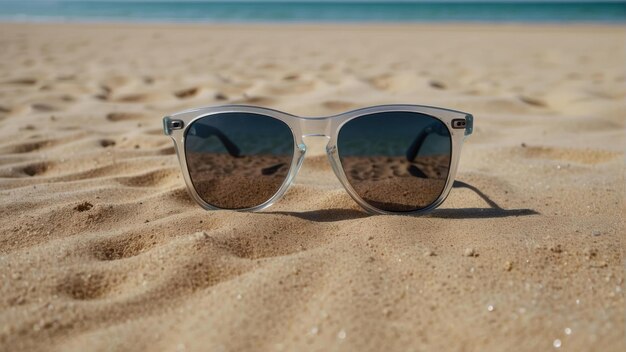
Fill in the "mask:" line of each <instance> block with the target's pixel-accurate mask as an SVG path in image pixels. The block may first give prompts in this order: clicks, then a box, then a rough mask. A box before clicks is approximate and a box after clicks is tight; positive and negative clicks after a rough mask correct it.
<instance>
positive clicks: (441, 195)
mask: <svg viewBox="0 0 626 352" xmlns="http://www.w3.org/2000/svg"><path fill="white" fill-rule="evenodd" d="M472 122H473V117H472V115H470V114H467V113H464V112H460V111H454V110H448V109H443V108H436V107H430V106H418V105H382V106H374V107H368V108H364V109H358V110H354V111H349V112H346V113H342V114H339V115H335V116H329V117H314V118H313V117H311V118H309V117H299V116H294V115H290V114H287V113H284V112H280V111H277V110H272V109H267V108H262V107H255V106H242V105H226V106H218V107H206V108H199V109H192V110H186V111H182V112H179V113H176V114H174V115H171V116H167V117H165V118H164V119H163V128H164V133H165V134H166V135H168V136H170V137H172V139H173V140H174V146H175V148H176V153H177V155H178V160H179V162H180V166H181V168H182V171H183V176H184V179H185V183H186V184H187V188H188V190H189V192H190V194H191V196H192V197H193V198H194V199H195V200H196V202H198V204H199V205H200V206H202V207H203V208H205V209H235V210H243V211H256V210H261V209H264V208H266V207H269V206H270V205H272V204H273V203H274V202H275V201H277V200H278V199H279V198H280V197H281V196H282V195H283V194H284V193H285V192H286V191H287V189H288V188H289V185H290V184H291V182H292V181H293V179H294V177H295V176H296V174H297V172H298V170H299V169H300V166H301V165H302V161H303V160H304V154H305V152H306V145H305V144H304V142H303V137H307V136H323V137H326V138H328V144H327V146H326V153H327V154H328V159H329V160H330V164H331V166H332V168H333V171H334V172H335V174H336V175H337V177H338V178H339V180H340V181H341V183H342V184H343V186H344V187H345V189H346V190H347V191H348V193H349V194H350V196H352V198H353V199H354V200H355V201H356V202H357V203H359V204H360V205H361V206H362V207H363V208H365V209H366V210H368V211H370V212H373V213H380V214H398V213H401V214H422V213H426V212H428V211H430V210H432V209H435V208H436V207H438V206H439V205H440V204H441V203H443V201H444V200H445V199H446V197H447V195H448V193H449V192H450V189H451V188H452V184H453V183H454V177H455V175H456V170H457V166H458V164H459V159H460V155H461V146H462V145H463V141H464V139H465V137H467V136H469V135H470V134H471V133H472Z"/></svg>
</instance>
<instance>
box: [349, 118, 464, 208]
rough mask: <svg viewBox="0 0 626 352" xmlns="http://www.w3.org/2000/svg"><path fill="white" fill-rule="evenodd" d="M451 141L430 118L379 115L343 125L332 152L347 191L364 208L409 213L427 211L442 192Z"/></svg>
mask: <svg viewBox="0 0 626 352" xmlns="http://www.w3.org/2000/svg"><path fill="white" fill-rule="evenodd" d="M451 141H452V140H451V138H450V132H449V131H448V128H447V127H446V125H445V124H444V123H443V122H441V121H439V120H438V119H436V118H434V117H431V116H428V115H424V114H419V113H414V112H383V113H375V114H371V115H365V116H360V117H357V118H355V119H353V120H350V121H348V122H347V123H346V124H344V125H343V126H342V127H341V130H340V131H339V136H338V138H337V148H338V152H339V157H340V159H341V165H342V168H343V170H344V172H345V174H346V177H347V178H348V181H349V183H350V185H352V188H354V190H355V191H356V193H357V194H358V195H359V196H360V197H361V198H362V199H363V200H364V201H365V202H367V203H368V204H370V205H372V206H374V207H376V208H378V209H381V210H386V211H394V212H409V211H415V210H419V209H423V208H425V207H427V206H429V205H431V204H432V203H433V202H435V201H436V200H437V199H438V198H439V196H440V195H441V193H442V192H443V189H444V188H445V185H446V180H447V177H448V173H449V169H450V160H451V149H452V146H451V144H452V142H451Z"/></svg>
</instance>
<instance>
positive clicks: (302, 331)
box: [0, 24, 626, 351]
mask: <svg viewBox="0 0 626 352" xmlns="http://www.w3.org/2000/svg"><path fill="white" fill-rule="evenodd" d="M0 33H1V34H0V47H1V48H2V49H1V50H0V161H1V163H0V216H1V219H2V221H1V222H0V279H1V284H0V350H2V351H26V350H36V351H37V350H38V351H83V350H91V351H105V350H107V351H108V350H164V351H200V350H210V351H221V350H224V351H235V350H252V351H264V350H267V351H301V350H316V351H329V350H331V351H332V350H342V351H344V350H345V351H348V350H358V351H367V350H373V351H379V350H383V349H384V350H386V351H396V350H397V351H422V350H424V351H433V350H463V351H474V350H475V351H503V350H516V351H521V350H525V351H549V350H558V349H560V350H567V351H590V350H595V351H619V350H623V348H624V344H625V342H624V331H625V326H624V316H625V309H624V270H623V269H624V259H623V248H624V247H623V244H622V243H621V240H622V237H623V234H624V220H622V219H624V203H623V199H624V194H625V192H624V146H625V138H624V128H625V127H624V125H625V119H624V116H625V113H626V107H625V103H624V101H625V100H624V96H625V94H626V84H625V80H626V72H625V71H626V68H625V66H624V62H625V50H624V43H625V41H624V39H625V36H624V30H623V28H622V27H618V26H614V27H611V26H592V25H568V26H547V25H546V26H539V25H528V26H525V25H515V26H513V25H498V26H496V25H493V26H491V25H403V26H376V25H369V26H357V25H355V26H340V25H329V26H325V27H323V26H314V25H306V26H278V25H276V26H271V25H250V26H242V25H237V26H225V25H224V26H217V25H215V26H209V25H206V26H200V25H198V26H196V25H188V26H187V25H156V24H154V25H127V24H114V25H109V24H90V25H47V24H37V25H30V24H29V25H24V24H0ZM224 103H248V104H256V105H263V106H270V107H273V108H277V109H281V110H284V111H287V112H291V113H295V114H300V115H304V116H316V115H328V114H334V113H339V112H342V111H345V110H348V109H352V108H357V107H361V106H370V105H375V104H382V103H416V104H425V105H435V106H443V107H448V108H453V109H459V110H462V111H467V112H471V113H473V114H474V116H475V131H474V134H473V135H472V136H471V138H470V139H468V140H467V142H466V143H465V145H464V150H463V154H462V157H461V164H460V166H459V173H458V177H457V179H458V180H460V181H462V182H465V183H467V184H469V185H471V186H472V187H474V190H472V189H470V188H467V187H466V188H455V189H453V190H452V192H451V194H450V196H449V198H448V200H447V201H446V202H445V203H444V204H443V205H442V206H441V207H440V208H439V209H438V210H437V211H435V212H434V213H432V214H431V215H430V216H427V217H405V216H369V215H368V214H366V213H364V212H363V211H362V210H361V209H360V208H359V206H358V205H357V204H356V203H355V202H354V201H353V200H352V199H351V198H350V197H349V196H348V195H347V194H346V192H345V191H344V190H343V188H342V187H341V185H340V184H339V183H338V181H337V180H336V178H335V176H334V174H333V172H332V171H331V169H330V167H329V165H328V162H327V160H326V157H325V155H324V152H325V151H324V145H325V140H324V139H323V138H309V139H308V140H307V143H308V154H307V159H306V160H305V163H304V166H303V169H302V170H301V172H300V174H299V176H298V178H297V179H296V181H295V184H294V185H293V187H292V188H291V189H290V190H289V191H288V192H287V194H286V195H285V197H284V198H283V199H282V200H280V201H279V202H277V203H276V204H275V205H274V206H273V207H271V208H270V209H267V210H266V211H263V212H261V213H238V212H232V211H213V212H207V211H204V210H203V209H201V208H200V207H198V206H197V205H196V204H195V203H194V202H193V201H192V200H191V198H190V197H189V195H188V194H187V193H186V189H185V185H184V182H183V179H182V176H181V173H180V170H179V166H178V162H177V160H176V155H175V152H174V148H173V145H172V143H171V141H170V139H169V138H168V137H166V136H163V135H162V132H161V118H162V116H164V115H165V114H168V113H172V112H175V111H178V110H181V109H186V108H190V107H196V106H203V105H215V104H224ZM559 345H560V347H558V348H557V347H554V346H559Z"/></svg>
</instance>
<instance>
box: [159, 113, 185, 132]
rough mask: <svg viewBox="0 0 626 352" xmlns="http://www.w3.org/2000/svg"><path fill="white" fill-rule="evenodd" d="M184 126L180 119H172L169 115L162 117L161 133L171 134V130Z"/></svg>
mask: <svg viewBox="0 0 626 352" xmlns="http://www.w3.org/2000/svg"><path fill="white" fill-rule="evenodd" d="M183 127H185V123H184V122H183V121H182V120H172V119H171V118H170V117H169V116H166V117H164V118H163V133H164V134H165V135H166V136H169V135H170V134H172V130H180V129H182V128H183Z"/></svg>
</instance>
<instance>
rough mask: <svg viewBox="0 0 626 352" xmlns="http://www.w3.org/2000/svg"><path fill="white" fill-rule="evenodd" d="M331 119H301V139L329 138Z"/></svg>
mask: <svg viewBox="0 0 626 352" xmlns="http://www.w3.org/2000/svg"><path fill="white" fill-rule="evenodd" d="M330 128H331V119H330V118H327V117H321V118H301V119H300V131H301V132H302V137H328V138H330Z"/></svg>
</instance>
